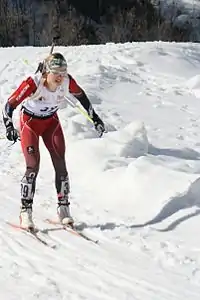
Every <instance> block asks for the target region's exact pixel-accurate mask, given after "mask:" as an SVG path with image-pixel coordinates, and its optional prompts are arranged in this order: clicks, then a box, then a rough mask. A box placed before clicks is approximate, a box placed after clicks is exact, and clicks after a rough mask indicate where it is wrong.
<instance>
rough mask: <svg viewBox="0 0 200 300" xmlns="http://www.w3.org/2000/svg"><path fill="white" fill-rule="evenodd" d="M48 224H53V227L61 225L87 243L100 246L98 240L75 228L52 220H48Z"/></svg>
mask: <svg viewBox="0 0 200 300" xmlns="http://www.w3.org/2000/svg"><path fill="white" fill-rule="evenodd" d="M45 222H46V223H48V224H51V225H59V226H62V229H63V230H65V231H67V232H69V233H71V234H73V235H76V236H78V237H81V238H83V239H84V240H86V241H89V242H92V243H94V244H98V243H99V241H98V240H94V239H92V238H90V237H89V236H87V235H86V234H85V233H83V232H82V231H81V230H78V229H76V227H75V226H70V225H62V224H60V223H59V222H57V221H54V220H51V219H46V220H45Z"/></svg>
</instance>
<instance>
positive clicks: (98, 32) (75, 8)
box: [0, 0, 192, 46]
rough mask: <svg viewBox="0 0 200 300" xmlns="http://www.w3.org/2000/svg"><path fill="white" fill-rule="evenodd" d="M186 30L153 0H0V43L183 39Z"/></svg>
mask: <svg viewBox="0 0 200 300" xmlns="http://www.w3.org/2000/svg"><path fill="white" fill-rule="evenodd" d="M172 11H173V15H174V14H177V15H178V14H181V12H180V11H179V10H177V8H176V7H174V8H173V7H172ZM173 18H174V16H173ZM191 30H192V29H191V27H190V26H189V25H188V26H184V27H182V28H180V27H177V26H175V25H174V22H173V19H172V18H171V19H170V18H168V19H167V20H166V19H164V18H163V16H161V13H160V9H159V1H158V5H157V6H156V7H155V6H153V5H152V3H151V1H150V0H145V1H143V0H55V1H53V0H0V46H26V45H27V46H28V45H33V46H46V45H50V44H51V41H52V38H53V37H54V36H57V37H59V39H58V44H60V45H80V44H100V43H101V44H102V43H107V42H115V43H118V42H121V43H124V42H132V41H154V40H163V41H189V40H190V36H191Z"/></svg>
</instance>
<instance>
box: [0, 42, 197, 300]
mask: <svg viewBox="0 0 200 300" xmlns="http://www.w3.org/2000/svg"><path fill="white" fill-rule="evenodd" d="M56 50H58V51H61V52H62V53H63V54H64V55H65V56H66V58H67V60H68V64H69V73H71V74H72V75H73V76H74V77H75V78H76V79H77V81H78V83H79V84H80V85H81V86H82V87H83V88H84V89H85V91H86V93H87V94H88V96H89V98H90V99H91V102H92V103H93V106H94V107H95V109H96V111H97V112H98V113H99V115H100V116H101V117H102V119H103V120H104V122H105V123H106V126H107V129H108V132H107V133H106V134H105V135H104V137H103V138H101V139H99V138H98V137H97V135H96V132H95V131H94V130H93V128H92V126H91V124H90V123H89V122H88V121H87V120H86V119H85V117H84V116H83V115H81V114H80V113H79V111H78V110H76V109H74V108H71V107H70V106H68V107H67V108H66V109H65V110H62V111H60V112H59V116H60V119H61V122H62V125H63V128H64V132H65V136H66V146H67V151H66V160H67V165H68V170H69V175H70V179H71V210H72V214H73V216H74V217H75V219H76V220H77V223H78V224H79V227H80V228H82V229H83V230H84V231H85V233H87V234H88V235H89V236H90V237H92V238H94V239H98V240H99V244H98V245H96V244H92V243H90V242H88V241H85V240H83V239H81V238H79V237H76V236H73V235H71V234H69V233H67V232H64V231H62V230H59V228H57V227H53V226H52V225H49V224H46V223H45V222H44V221H43V220H44V219H45V218H47V217H49V218H53V217H54V216H55V215H56V193H55V188H54V173H53V167H52V165H51V160H50V157H49V154H48V152H47V150H46V149H45V147H44V146H43V144H42V141H41V168H40V173H39V175H38V180H37V190H36V195H35V199H34V219H35V222H36V224H37V225H38V227H39V228H41V229H45V232H46V233H41V237H42V238H44V239H45V240H47V241H48V242H49V243H51V245H53V246H55V247H54V248H49V247H47V246H45V245H43V244H41V243H39V242H38V241H36V240H35V239H34V238H32V237H31V236H28V235H27V234H25V233H23V232H20V231H18V230H14V229H13V228H11V227H9V225H7V224H6V221H10V222H15V223H17V222H18V215H19V206H20V179H21V177H22V176H23V173H24V171H25V165H24V160H23V156H22V153H21V149H20V143H16V144H15V145H13V146H10V142H9V141H7V140H6V139H5V138H4V137H5V128H4V126H3V124H2V126H1V127H0V146H1V153H0V164H1V169H0V176H1V183H0V196H1V202H0V253H1V255H0V286H1V288H0V299H3V300H15V299H16V300H19V299H21V300H22V299H28V300H32V299H40V300H41V299H42V300H46V299H48V300H49V299H52V300H53V299H54V300H61V299H62V300H71V299H73V300H83V299H85V300H94V299H95V300H100V299H101V300H102V299H105V300H118V299H120V300H184V299H190V300H197V299H199V294H200V256H199V253H200V235H199V227H200V179H199V178H200V160H199V159H200V75H199V70H200V57H199V51H200V46H199V45H198V44H176V43H171V44H170V43H162V42H155V43H127V44H118V45H115V44H107V45H98V46H80V47H57V49H56ZM48 51H49V48H34V47H22V48H14V47H13V48H0V89H1V90H0V101H1V106H3V103H4V102H5V101H6V99H7V97H8V96H9V95H10V94H11V92H12V91H13V90H14V89H15V88H16V87H17V85H18V84H19V83H20V82H21V80H23V79H24V78H25V77H26V76H27V75H28V74H30V72H33V70H35V68H36V67H37V63H38V62H39V61H40V60H41V59H43V58H44V57H45V55H46V54H48ZM24 59H27V60H28V61H29V65H27V64H25V63H24ZM1 122H2V121H1ZM14 122H15V124H16V126H18V110H17V111H16V112H15V115H14Z"/></svg>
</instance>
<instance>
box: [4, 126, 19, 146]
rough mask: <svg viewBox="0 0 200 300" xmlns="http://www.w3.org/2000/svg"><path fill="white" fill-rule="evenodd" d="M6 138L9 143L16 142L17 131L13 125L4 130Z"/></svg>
mask: <svg viewBox="0 0 200 300" xmlns="http://www.w3.org/2000/svg"><path fill="white" fill-rule="evenodd" d="M6 137H7V139H8V140H9V141H12V142H16V141H17V140H18V138H19V133H18V131H17V129H15V128H14V127H13V125H10V126H9V127H7V128H6Z"/></svg>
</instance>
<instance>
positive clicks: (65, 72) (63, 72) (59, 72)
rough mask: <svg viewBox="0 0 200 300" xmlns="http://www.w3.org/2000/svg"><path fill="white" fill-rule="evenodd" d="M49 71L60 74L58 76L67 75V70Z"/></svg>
mask: <svg viewBox="0 0 200 300" xmlns="http://www.w3.org/2000/svg"><path fill="white" fill-rule="evenodd" d="M49 73H51V74H54V75H60V76H66V75H67V71H56V70H50V71H49Z"/></svg>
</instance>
